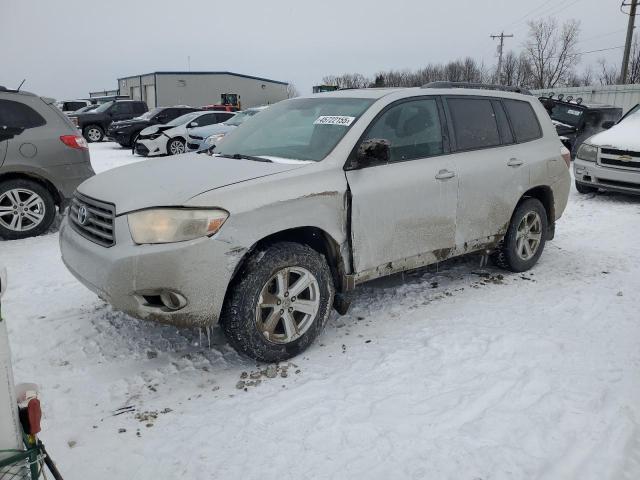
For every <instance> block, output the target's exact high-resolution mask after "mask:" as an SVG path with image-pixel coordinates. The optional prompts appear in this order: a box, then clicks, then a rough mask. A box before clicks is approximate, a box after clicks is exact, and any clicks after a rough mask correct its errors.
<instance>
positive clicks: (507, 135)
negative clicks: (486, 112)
mask: <svg viewBox="0 0 640 480" xmlns="http://www.w3.org/2000/svg"><path fill="white" fill-rule="evenodd" d="M492 103H493V111H494V112H496V121H497V122H498V130H499V131H500V138H501V139H502V144H503V145H510V144H512V143H514V142H515V140H514V138H513V132H511V127H510V126H509V120H508V119H507V115H506V114H505V113H504V108H502V103H500V101H499V100H494V101H493V102H492Z"/></svg>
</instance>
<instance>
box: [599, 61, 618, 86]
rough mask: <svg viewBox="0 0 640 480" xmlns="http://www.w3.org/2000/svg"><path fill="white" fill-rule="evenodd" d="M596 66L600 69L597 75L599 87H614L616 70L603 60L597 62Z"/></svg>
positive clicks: (616, 79) (616, 75) (616, 76)
mask: <svg viewBox="0 0 640 480" xmlns="http://www.w3.org/2000/svg"><path fill="white" fill-rule="evenodd" d="M598 66H599V67H600V73H599V74H598V80H599V81H600V85H615V84H616V83H618V78H619V74H618V69H617V68H616V67H614V66H611V65H609V64H608V63H607V61H606V60H605V59H604V58H601V59H600V60H598Z"/></svg>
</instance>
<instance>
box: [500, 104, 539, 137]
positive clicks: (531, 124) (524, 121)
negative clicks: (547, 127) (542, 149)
mask: <svg viewBox="0 0 640 480" xmlns="http://www.w3.org/2000/svg"><path fill="white" fill-rule="evenodd" d="M503 102H504V106H505V108H506V109H507V113H508V114H509V119H510V120H511V126H512V127H513V133H514V134H515V136H516V140H517V141H518V143H520V142H528V141H530V140H535V139H536V138H540V137H541V136H542V131H541V130H540V124H539V123H538V117H536V114H535V112H534V111H533V108H531V105H530V104H529V102H523V101H522V100H503Z"/></svg>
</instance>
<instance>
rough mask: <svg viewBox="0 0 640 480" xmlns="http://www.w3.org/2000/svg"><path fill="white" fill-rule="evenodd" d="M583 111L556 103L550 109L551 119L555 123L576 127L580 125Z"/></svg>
mask: <svg viewBox="0 0 640 480" xmlns="http://www.w3.org/2000/svg"><path fill="white" fill-rule="evenodd" d="M582 114H583V110H582V109H581V108H576V107H574V106H572V105H562V104H561V103H556V104H555V105H554V106H553V108H552V109H551V118H552V119H553V120H555V121H557V122H560V123H565V124H567V125H571V126H572V127H577V126H578V125H579V124H580V119H581V118H582Z"/></svg>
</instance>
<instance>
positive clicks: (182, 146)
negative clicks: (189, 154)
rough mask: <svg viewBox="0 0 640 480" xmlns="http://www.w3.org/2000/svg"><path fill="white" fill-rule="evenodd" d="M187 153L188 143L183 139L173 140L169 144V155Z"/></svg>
mask: <svg viewBox="0 0 640 480" xmlns="http://www.w3.org/2000/svg"><path fill="white" fill-rule="evenodd" d="M186 151H187V145H186V142H185V141H184V140H183V139H181V138H172V139H171V140H169V141H168V142H167V155H180V154H181V153H185V152H186Z"/></svg>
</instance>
